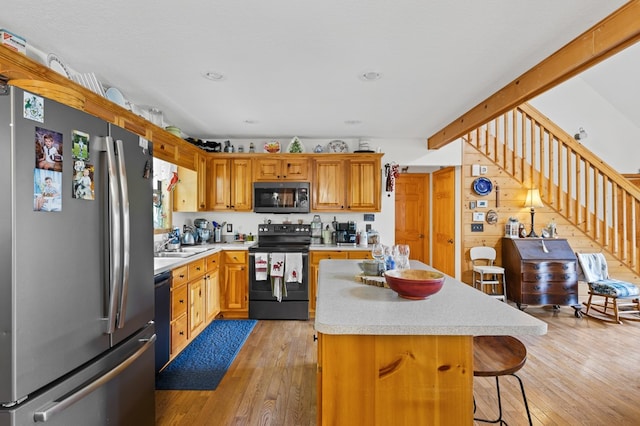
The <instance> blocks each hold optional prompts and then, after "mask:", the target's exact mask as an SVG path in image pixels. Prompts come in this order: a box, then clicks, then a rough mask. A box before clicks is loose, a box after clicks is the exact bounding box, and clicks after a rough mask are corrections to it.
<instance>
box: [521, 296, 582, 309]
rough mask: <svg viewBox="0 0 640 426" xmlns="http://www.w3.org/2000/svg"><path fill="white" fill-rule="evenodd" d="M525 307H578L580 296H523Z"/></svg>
mask: <svg viewBox="0 0 640 426" xmlns="http://www.w3.org/2000/svg"><path fill="white" fill-rule="evenodd" d="M522 303H524V304H525V305H565V306H567V305H578V294H577V293H569V294H548V293H547V294H538V293H536V294H528V293H523V294H522Z"/></svg>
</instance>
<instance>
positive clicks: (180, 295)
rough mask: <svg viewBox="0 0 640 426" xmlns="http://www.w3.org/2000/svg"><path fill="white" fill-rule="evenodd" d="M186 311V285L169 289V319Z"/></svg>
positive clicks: (173, 318)
mask: <svg viewBox="0 0 640 426" xmlns="http://www.w3.org/2000/svg"><path fill="white" fill-rule="evenodd" d="M186 313H187V286H186V285H183V286H182V287H178V288H174V289H173V290H172V291H171V320H172V321H173V320H175V319H177V318H178V317H179V316H180V315H183V314H186Z"/></svg>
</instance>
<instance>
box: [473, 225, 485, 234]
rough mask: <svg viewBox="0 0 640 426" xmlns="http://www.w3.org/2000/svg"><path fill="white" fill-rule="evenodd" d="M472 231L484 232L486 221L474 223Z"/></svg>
mask: <svg viewBox="0 0 640 426" xmlns="http://www.w3.org/2000/svg"><path fill="white" fill-rule="evenodd" d="M471 232H484V223H472V224H471Z"/></svg>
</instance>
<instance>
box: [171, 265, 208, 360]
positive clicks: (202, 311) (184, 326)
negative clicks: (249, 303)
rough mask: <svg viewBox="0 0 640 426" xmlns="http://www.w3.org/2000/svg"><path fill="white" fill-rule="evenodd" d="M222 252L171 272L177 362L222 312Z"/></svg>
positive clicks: (172, 320)
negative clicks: (220, 265) (220, 288)
mask: <svg viewBox="0 0 640 426" xmlns="http://www.w3.org/2000/svg"><path fill="white" fill-rule="evenodd" d="M219 259H220V253H215V254H212V255H210V256H208V257H206V258H202V259H198V260H194V261H193V262H190V263H188V264H186V265H184V266H181V267H178V268H175V269H173V270H172V271H171V275H172V283H171V343H170V347H171V353H170V360H172V359H174V358H175V357H176V356H177V355H178V354H179V353H180V352H181V351H182V350H183V349H184V348H185V347H187V345H188V344H189V343H190V342H191V341H192V340H193V339H194V338H195V337H196V336H198V334H200V333H201V332H202V331H203V330H204V329H205V328H206V327H207V326H208V325H209V324H210V323H211V321H213V319H215V317H216V316H217V315H218V314H219V313H220V290H219V282H218V281H219V280H218V276H219V271H220V269H219V263H220V260H219Z"/></svg>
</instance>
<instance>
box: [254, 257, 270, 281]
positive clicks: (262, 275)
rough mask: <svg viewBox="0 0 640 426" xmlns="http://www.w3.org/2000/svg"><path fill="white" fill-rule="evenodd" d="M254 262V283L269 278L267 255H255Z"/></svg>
mask: <svg viewBox="0 0 640 426" xmlns="http://www.w3.org/2000/svg"><path fill="white" fill-rule="evenodd" d="M254 262H255V267H256V281H266V280H267V278H268V277H269V270H268V267H269V254H267V253H256V254H255V260H254Z"/></svg>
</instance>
